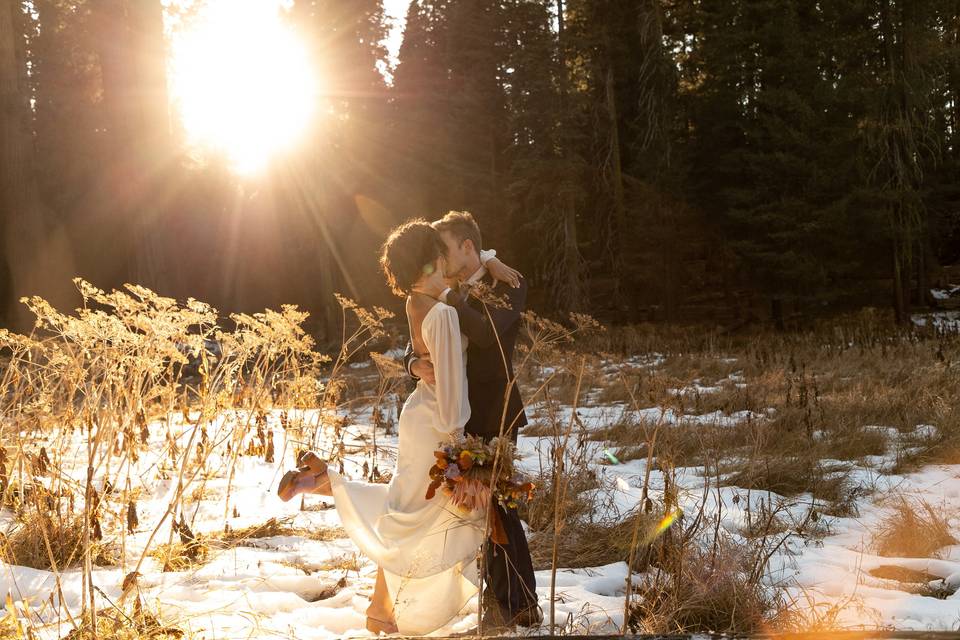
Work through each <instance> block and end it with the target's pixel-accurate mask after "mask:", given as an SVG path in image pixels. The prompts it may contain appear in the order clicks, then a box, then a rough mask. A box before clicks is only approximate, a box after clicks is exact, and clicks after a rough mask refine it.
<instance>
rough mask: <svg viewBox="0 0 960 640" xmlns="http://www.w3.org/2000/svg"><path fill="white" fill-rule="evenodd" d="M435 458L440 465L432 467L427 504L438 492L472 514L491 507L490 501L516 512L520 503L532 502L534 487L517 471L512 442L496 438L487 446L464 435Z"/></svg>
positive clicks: (441, 450)
mask: <svg viewBox="0 0 960 640" xmlns="http://www.w3.org/2000/svg"><path fill="white" fill-rule="evenodd" d="M498 452H499V458H498V455H497V454H498ZM433 455H434V457H436V459H437V461H436V463H434V465H433V466H432V467H430V486H429V487H428V488H427V495H426V498H427V500H431V499H433V497H434V496H435V495H436V494H437V490H438V489H439V490H441V491H443V493H444V494H445V495H448V496H450V498H451V502H453V504H454V505H456V506H457V507H458V508H459V509H460V510H461V511H462V512H464V513H470V512H471V511H475V510H477V509H481V508H485V507H486V506H487V505H489V504H490V499H491V497H493V498H496V500H497V502H499V503H500V505H501V506H503V507H505V508H515V507H517V505H518V504H519V503H520V502H521V501H524V500H531V499H533V492H534V489H535V485H534V484H533V483H532V482H530V481H529V480H527V479H526V478H524V477H523V476H521V475H520V474H519V473H518V472H517V471H516V469H515V463H516V461H517V452H516V447H514V445H513V443H512V442H511V441H510V440H506V439H499V438H494V439H493V440H491V441H490V442H485V441H484V440H483V439H482V438H478V437H476V436H472V435H465V436H463V438H462V439H460V440H459V441H458V442H456V443H455V444H448V445H445V446H444V447H443V448H441V449H438V450H437V451H434V452H433ZM495 461H496V465H495V464H494V463H495ZM494 466H496V477H494Z"/></svg>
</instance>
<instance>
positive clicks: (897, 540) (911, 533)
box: [873, 496, 957, 558]
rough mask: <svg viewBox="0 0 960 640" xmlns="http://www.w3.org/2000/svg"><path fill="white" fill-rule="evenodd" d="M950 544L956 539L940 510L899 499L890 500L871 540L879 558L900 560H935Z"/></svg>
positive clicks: (928, 505) (918, 501)
mask: <svg viewBox="0 0 960 640" xmlns="http://www.w3.org/2000/svg"><path fill="white" fill-rule="evenodd" d="M954 544H957V539H956V538H955V537H954V536H953V534H952V533H951V529H950V523H949V520H948V517H947V514H946V513H945V512H944V511H943V510H942V509H937V508H935V507H933V506H932V505H931V504H930V503H929V502H927V501H925V500H922V499H918V498H911V499H908V498H906V497H903V496H898V497H897V498H895V499H894V501H893V504H892V505H891V506H890V507H889V512H888V514H887V515H886V517H884V518H883V520H881V521H880V524H879V526H878V528H877V531H876V533H875V535H874V538H873V546H874V547H875V548H876V550H877V553H878V554H879V555H881V556H887V557H900V558H935V557H937V553H938V552H939V550H940V549H942V548H944V547H947V546H950V545H954Z"/></svg>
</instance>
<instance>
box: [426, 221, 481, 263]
mask: <svg viewBox="0 0 960 640" xmlns="http://www.w3.org/2000/svg"><path fill="white" fill-rule="evenodd" d="M433 228H434V229H436V230H437V231H440V232H441V233H442V232H444V231H446V232H447V233H450V234H452V235H453V237H454V238H456V239H457V242H458V243H460V244H462V243H463V241H464V240H470V241H472V242H473V248H474V249H476V250H477V253H480V249H481V245H480V226H479V225H477V221H476V220H474V219H473V216H472V215H470V213H469V212H468V211H450V212H449V213H447V215H445V216H443V217H442V218H440V219H439V220H435V221H434V222H433Z"/></svg>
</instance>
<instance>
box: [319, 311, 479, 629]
mask: <svg viewBox="0 0 960 640" xmlns="http://www.w3.org/2000/svg"><path fill="white" fill-rule="evenodd" d="M422 334H423V340H424V342H425V343H426V346H427V349H428V350H429V352H430V356H431V358H432V360H433V366H434V372H435V374H436V385H435V386H434V385H429V384H427V383H426V382H424V381H423V380H421V381H419V382H418V383H417V387H416V389H415V390H414V392H413V393H411V394H410V396H409V397H408V398H407V401H406V403H405V404H404V405H403V410H402V411H401V413H400V426H399V440H400V442H399V448H398V453H397V465H396V469H395V470H394V474H393V478H392V479H391V480H390V484H386V485H385V484H374V483H368V482H360V481H352V480H347V479H346V478H344V477H343V476H341V475H339V474H338V473H336V472H335V471H333V470H332V469H330V470H329V471H328V473H329V476H330V485H331V489H332V492H333V498H334V501H335V503H336V508H337V512H338V514H339V515H340V519H341V521H342V522H343V526H344V528H345V529H346V531H347V533H348V535H349V536H350V538H351V539H352V540H353V541H354V543H356V545H357V546H358V547H359V548H360V550H361V551H362V552H363V553H364V554H365V555H367V556H368V557H369V558H370V559H372V560H374V561H375V562H376V563H377V564H378V565H380V567H381V568H382V569H383V571H384V577H385V578H386V583H387V588H388V590H389V592H390V599H391V601H392V602H393V606H394V615H395V617H396V621H397V627H398V628H399V630H400V633H402V634H404V635H423V634H426V633H429V632H431V631H434V630H436V629H438V628H440V627H442V626H443V625H445V624H446V623H448V622H449V621H450V620H451V619H452V618H453V617H455V616H456V615H457V614H458V613H459V612H460V611H461V610H462V609H463V608H464V605H466V604H467V602H468V601H469V600H470V598H471V597H473V596H474V595H476V593H477V590H478V584H479V578H478V572H477V562H476V560H477V556H478V554H479V548H480V545H481V544H482V543H483V537H484V526H485V518H486V513H476V512H474V513H470V514H467V515H464V514H462V513H461V512H459V511H458V510H457V509H456V507H454V506H452V505H451V504H450V498H449V497H448V496H446V495H444V494H443V492H441V491H438V492H437V494H436V496H434V498H432V499H431V500H427V499H426V493H427V487H428V486H429V484H430V477H429V475H428V472H429V470H430V467H432V466H433V464H434V462H435V461H436V458H435V457H434V455H433V452H434V451H436V450H437V449H438V448H439V445H441V444H442V443H449V442H452V441H453V440H454V439H456V438H457V437H458V436H459V435H460V434H462V433H463V427H464V425H465V424H466V423H467V420H468V419H469V418H470V402H469V400H468V398H467V370H466V357H467V356H466V348H467V345H466V342H467V339H466V337H465V336H463V335H461V333H460V323H459V320H458V317H457V310H456V309H454V308H453V307H450V306H447V305H446V304H443V303H438V304H436V305H434V306H433V307H431V308H430V310H429V311H428V312H427V314H426V316H425V317H424V319H423V328H422Z"/></svg>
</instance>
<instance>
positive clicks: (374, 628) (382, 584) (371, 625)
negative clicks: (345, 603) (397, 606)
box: [367, 567, 400, 633]
mask: <svg viewBox="0 0 960 640" xmlns="http://www.w3.org/2000/svg"><path fill="white" fill-rule="evenodd" d="M367 630H368V631H371V632H372V633H380V632H381V631H382V632H384V633H399V631H400V630H399V629H397V621H396V619H395V618H394V616H393V601H392V600H390V591H389V590H388V589H387V580H386V578H385V577H384V575H383V569H382V568H380V567H377V582H376V584H374V587H373V595H372V596H371V597H370V606H369V607H367Z"/></svg>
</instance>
